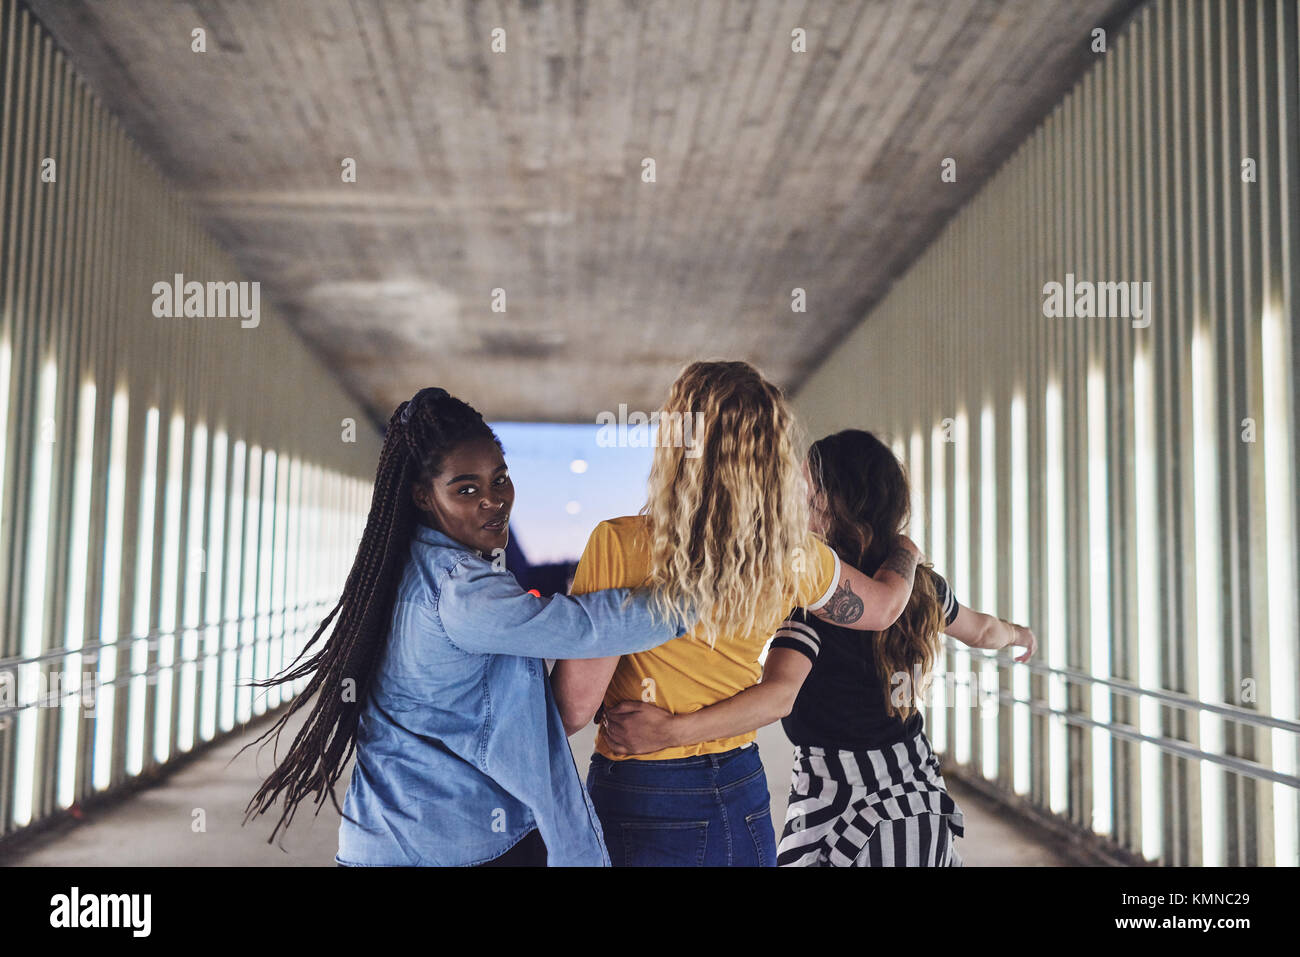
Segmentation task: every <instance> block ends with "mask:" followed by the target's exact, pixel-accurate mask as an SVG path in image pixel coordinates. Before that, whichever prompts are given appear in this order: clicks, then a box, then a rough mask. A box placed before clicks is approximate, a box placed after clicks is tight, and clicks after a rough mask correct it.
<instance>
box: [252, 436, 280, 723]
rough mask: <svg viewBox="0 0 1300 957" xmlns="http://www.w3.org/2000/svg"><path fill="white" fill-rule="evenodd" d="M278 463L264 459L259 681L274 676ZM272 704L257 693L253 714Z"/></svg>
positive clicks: (256, 664) (257, 649) (259, 567)
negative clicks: (273, 580) (272, 641)
mask: <svg viewBox="0 0 1300 957" xmlns="http://www.w3.org/2000/svg"><path fill="white" fill-rule="evenodd" d="M275 463H276V454H275V451H274V450H271V449H268V450H267V451H266V453H265V454H264V455H263V456H262V490H261V497H262V521H261V526H260V535H261V537H260V540H259V542H258V549H257V553H258V560H257V582H258V584H257V628H256V633H257V644H256V645H255V646H254V664H253V675H254V677H256V678H257V679H258V680H259V681H261V680H264V679H266V678H269V677H270V674H271V668H270V663H271V581H272V571H273V570H274V566H275V560H276V559H275V539H274V532H275V496H276V488H275ZM268 704H269V701H268V697H267V691H266V689H264V688H258V689H255V690H254V692H253V713H254V714H262V713H263V712H264V711H266V709H267V705H268Z"/></svg>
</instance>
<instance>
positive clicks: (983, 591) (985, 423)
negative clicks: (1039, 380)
mask: <svg viewBox="0 0 1300 957" xmlns="http://www.w3.org/2000/svg"><path fill="white" fill-rule="evenodd" d="M995 452H996V437H995V435H994V416H993V404H992V403H991V402H985V403H984V408H983V409H981V410H980V547H979V555H980V576H979V577H980V610H981V611H983V612H987V613H988V614H990V615H996V614H997V612H998V587H997V586H998V580H999V579H998V575H999V569H998V536H997V527H998V508H997V474H998V473H997V457H996V455H995ZM1021 620H1022V621H1023V620H1024V619H1021ZM980 662H981V663H980V680H979V690H980V695H979V713H980V720H981V722H982V728H981V734H980V744H981V747H982V749H983V755H982V770H983V774H984V777H986V778H988V779H989V780H990V781H992V780H995V779H996V778H997V776H998V709H999V707H1000V705H999V702H998V698H997V693H998V666H997V662H996V660H995V659H994V658H993V657H992V656H990V655H983V654H982V655H981V656H980Z"/></svg>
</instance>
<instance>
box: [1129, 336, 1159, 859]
mask: <svg viewBox="0 0 1300 957" xmlns="http://www.w3.org/2000/svg"><path fill="white" fill-rule="evenodd" d="M1150 352H1151V350H1150V348H1149V347H1148V346H1147V345H1146V344H1144V343H1143V344H1139V345H1138V346H1137V348H1136V350H1135V351H1134V354H1133V437H1134V443H1133V444H1134V449H1133V488H1134V503H1133V505H1134V508H1133V511H1134V514H1135V515H1136V517H1137V528H1136V530H1135V532H1136V537H1137V549H1136V551H1137V576H1136V577H1137V620H1138V633H1137V643H1138V683H1139V684H1140V685H1141V686H1142V687H1144V688H1158V687H1160V684H1161V681H1160V640H1159V638H1160V620H1159V597H1160V579H1159V575H1158V571H1159V565H1158V562H1157V560H1156V557H1155V556H1157V555H1158V554H1159V553H1158V551H1157V542H1158V540H1159V526H1158V519H1159V514H1160V512H1159V509H1160V504H1159V501H1158V499H1157V497H1156V454H1157V452H1156V449H1157V444H1156V437H1155V415H1156V410H1155V387H1154V384H1153V382H1152V378H1151V354H1150ZM1138 730H1139V731H1140V732H1141V733H1142V734H1144V735H1146V736H1148V737H1158V736H1159V734H1160V705H1159V702H1158V701H1157V700H1156V699H1155V698H1152V697H1149V696H1146V697H1143V698H1142V699H1141V700H1140V701H1139V703H1138ZM1138 753H1139V761H1140V767H1139V769H1138V772H1139V774H1140V775H1141V778H1142V787H1141V792H1142V818H1141V821H1142V856H1143V857H1145V858H1146V859H1147V860H1151V861H1155V860H1158V859H1160V857H1161V856H1162V835H1163V833H1164V820H1165V817H1164V801H1163V793H1164V787H1163V783H1162V776H1163V772H1162V770H1161V761H1160V751H1159V749H1158V748H1157V747H1156V746H1155V745H1154V744H1148V743H1146V742H1143V743H1142V745H1141V746H1140V747H1139V749H1138Z"/></svg>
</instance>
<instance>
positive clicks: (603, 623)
mask: <svg viewBox="0 0 1300 957" xmlns="http://www.w3.org/2000/svg"><path fill="white" fill-rule="evenodd" d="M629 595H631V600H630V601H629V602H628V603H627V605H626V606H624V604H623V603H624V600H625V599H627V598H628V596H629ZM648 597H649V596H648V593H646V592H629V591H628V589H626V588H609V589H604V590H602V591H594V592H589V593H588V594H585V595H576V596H570V595H555V596H553V597H551V598H538V597H537V596H536V595H532V594H529V593H528V592H526V591H525V590H524V589H523V588H522V587H521V586H520V584H519V582H518V581H516V580H515V576H514V575H512V574H510V573H509V572H506V571H499V570H497V569H494V568H493V567H492V563H491V562H489V561H487V560H486V559H482V558H478V557H476V556H466V557H465V558H463V559H462V560H461V561H459V562H458V563H457V564H456V565H455V566H453V567H452V568H451V569H449V570H448V572H447V573H446V576H445V578H444V580H443V581H442V583H441V585H440V587H439V589H438V616H439V618H441V619H442V626H443V629H444V630H445V631H446V633H447V638H448V640H450V641H451V643H452V644H453V645H455V646H456V647H458V648H460V649H461V650H462V651H468V652H473V653H476V654H501V655H523V656H525V657H530V658H603V657H606V656H608V655H625V654H635V653H636V652H640V651H649V650H650V649H651V648H656V647H658V646H659V645H662V644H663V643H664V642H665V641H669V640H671V639H673V638H680V637H681V636H682V635H684V634H686V631H687V629H686V628H685V627H683V624H682V623H681V622H675V621H674V622H669V623H665V622H663V621H660V620H658V619H657V618H655V617H652V616H651V613H650V608H649V604H648Z"/></svg>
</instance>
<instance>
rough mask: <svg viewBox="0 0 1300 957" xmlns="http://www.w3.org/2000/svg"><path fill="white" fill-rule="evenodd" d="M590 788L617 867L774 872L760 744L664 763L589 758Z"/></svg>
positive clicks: (772, 835)
mask: <svg viewBox="0 0 1300 957" xmlns="http://www.w3.org/2000/svg"><path fill="white" fill-rule="evenodd" d="M587 790H588V791H589V792H590V793H591V803H592V804H593V805H595V808H596V814H597V815H598V816H599V817H600V823H601V827H602V828H603V829H604V831H605V846H606V847H607V848H608V849H609V859H610V862H611V863H612V864H613V865H614V866H615V867H664V866H668V867H673V866H675V867H775V866H776V834H775V833H774V832H773V830H772V807H771V797H770V795H769V793H768V789H767V775H765V774H764V773H763V762H762V761H760V760H759V757H758V745H756V744H751V745H749V746H748V747H744V748H734V749H733V750H731V751H726V752H724V753H722V754H702V755H699V756H697V757H693V758H672V759H670V760H667V761H637V760H634V759H628V760H625V761H611V760H609V758H606V757H604V756H603V755H600V754H593V755H592V756H591V770H590V771H588V772H587Z"/></svg>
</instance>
